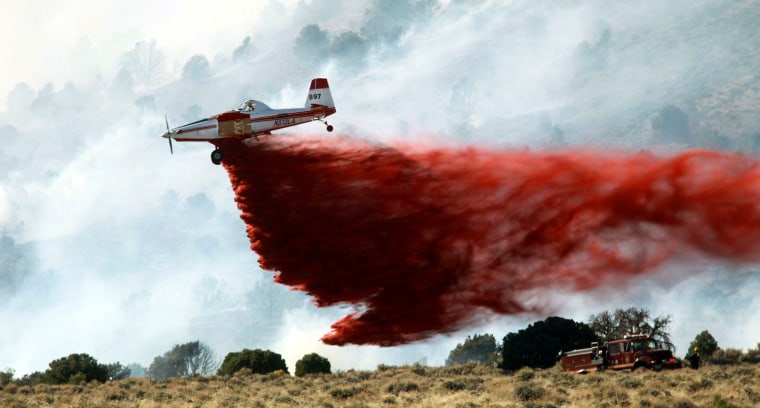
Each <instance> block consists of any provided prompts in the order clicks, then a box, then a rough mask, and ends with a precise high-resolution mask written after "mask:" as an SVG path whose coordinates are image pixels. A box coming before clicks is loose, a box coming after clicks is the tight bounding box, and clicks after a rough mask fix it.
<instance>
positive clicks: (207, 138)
mask: <svg viewBox="0 0 760 408" xmlns="http://www.w3.org/2000/svg"><path fill="white" fill-rule="evenodd" d="M331 110H332V111H331ZM334 110H335V109H334V108H329V107H326V106H321V105H315V106H314V107H312V108H308V109H307V108H295V109H272V108H270V107H269V106H267V105H266V104H264V103H262V102H258V101H256V102H255V109H254V110H253V111H252V112H245V111H242V110H240V109H238V110H233V111H228V112H224V113H222V114H219V115H216V116H212V117H209V118H207V119H201V120H198V121H195V122H192V123H188V124H186V125H182V126H179V127H176V128H174V129H171V130H170V131H169V132H167V134H166V135H165V136H164V137H171V138H172V139H174V140H176V141H178V142H193V141H197V142H212V143H213V141H214V140H216V139H226V138H231V137H232V138H240V139H244V138H247V137H250V136H255V135H260V134H266V133H269V132H271V131H273V130H277V129H282V128H285V127H289V126H295V125H299V124H302V123H306V122H311V121H313V120H320V119H323V118H324V117H326V116H328V115H330V114H332V113H334Z"/></svg>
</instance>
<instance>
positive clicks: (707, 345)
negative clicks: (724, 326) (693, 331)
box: [687, 330, 720, 359]
mask: <svg viewBox="0 0 760 408" xmlns="http://www.w3.org/2000/svg"><path fill="white" fill-rule="evenodd" d="M719 349H720V347H718V341H717V340H715V337H713V336H712V334H710V332H709V331H707V330H704V331H702V333H699V334H697V337H695V338H694V341H692V342H691V344H689V351H688V352H687V355H694V354H696V355H698V356H699V358H701V359H707V358H710V356H712V355H713V353H715V352H716V351H718V350H719Z"/></svg>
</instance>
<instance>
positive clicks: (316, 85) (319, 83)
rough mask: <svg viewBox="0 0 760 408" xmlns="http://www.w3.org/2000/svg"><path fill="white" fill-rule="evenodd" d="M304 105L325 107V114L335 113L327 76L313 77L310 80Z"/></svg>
mask: <svg viewBox="0 0 760 408" xmlns="http://www.w3.org/2000/svg"><path fill="white" fill-rule="evenodd" d="M305 106H306V107H307V108H313V107H317V106H322V107H326V108H328V109H327V113H326V115H325V116H327V115H329V114H332V113H335V102H333V98H332V94H331V93H330V85H329V84H328V83H327V78H314V79H312V80H311V85H310V86H309V94H308V95H307V96H306V105H305Z"/></svg>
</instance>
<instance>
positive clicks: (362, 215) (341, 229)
mask: <svg viewBox="0 0 760 408" xmlns="http://www.w3.org/2000/svg"><path fill="white" fill-rule="evenodd" d="M226 151H227V152H228V153H227V156H226V158H225V167H226V168H227V170H228V172H229V175H230V180H231V182H232V186H233V189H234V191H235V195H236V201H237V203H238V207H239V208H240V210H241V211H242V215H241V217H242V219H243V220H244V221H245V223H246V224H247V233H248V237H249V239H250V241H251V248H252V249H253V250H254V251H256V252H257V253H258V254H259V255H260V260H259V263H260V265H261V267H262V268H264V269H269V270H273V271H277V272H278V274H277V275H276V278H275V280H276V281H277V282H279V283H282V284H285V285H289V286H291V287H293V288H295V289H299V290H302V291H305V292H307V293H309V294H310V295H312V296H313V297H314V303H315V304H316V305H318V306H321V307H324V306H331V305H336V304H350V305H355V306H356V307H357V308H358V309H359V310H357V311H355V312H353V313H350V314H349V315H347V316H345V317H344V318H342V319H341V320H339V321H337V322H335V323H333V325H332V329H333V330H332V331H331V332H330V333H328V334H326V335H325V336H324V337H323V338H322V341H323V342H325V343H328V344H335V345H344V344H348V343H353V344H376V345H383V346H392V345H398V344H403V343H408V342H413V341H417V340H422V339H426V338H429V337H431V336H433V335H434V334H438V333H449V332H453V331H456V330H459V329H462V328H463V327H466V326H467V325H469V324H472V323H473V322H475V321H476V319H479V317H478V316H479V315H481V314H482V313H481V311H482V310H488V311H491V312H494V313H498V314H517V313H523V312H547V311H549V310H550V309H551V308H552V303H551V302H550V300H549V298H550V296H552V291H565V292H587V291H590V290H593V289H597V288H599V287H600V286H604V285H611V284H612V283H613V282H624V281H625V280H626V279H629V278H632V277H635V276H638V275H643V274H646V273H650V272H653V271H656V270H657V268H658V267H660V266H662V265H663V264H664V263H665V262H666V261H668V260H671V259H674V258H675V257H687V256H689V257H690V256H700V257H707V258H715V259H725V260H730V261H739V262H741V261H756V260H758V258H760V255H758V253H757V248H758V247H759V246H760V228H758V227H760V212H759V211H758V207H757V202H758V201H760V200H759V199H760V190H759V189H758V181H760V167H759V164H760V162H758V161H756V160H754V159H751V158H748V157H745V156H741V155H734V154H727V153H718V152H714V151H706V150H704V151H690V152H686V153H681V154H678V155H675V156H671V157H658V156H655V155H653V154H650V153H637V154H629V153H622V152H618V153H614V152H613V153H611V152H596V151H591V150H580V149H575V150H567V151H557V152H543V153H542V152H530V151H514V150H485V149H480V148H450V149H444V148H435V149H427V150H426V149H419V148H412V147H409V146H405V147H388V146H377V145H371V144H368V143H364V142H360V141H357V140H354V139H351V138H342V139H339V140H338V141H332V142H327V141H325V140H320V139H313V138H312V139H299V138H298V137H297V136H295V137H293V138H274V137H273V138H270V139H267V140H266V141H264V142H263V143H261V144H252V145H250V146H247V145H245V146H236V147H232V146H230V147H228V148H227V149H226Z"/></svg>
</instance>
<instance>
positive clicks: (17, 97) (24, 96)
mask: <svg viewBox="0 0 760 408" xmlns="http://www.w3.org/2000/svg"><path fill="white" fill-rule="evenodd" d="M33 101H34V91H33V90H32V87H31V86H29V84H27V83H26V82H19V83H17V84H16V85H15V86H14V87H13V89H12V90H11V91H10V92H9V93H8V98H7V99H6V105H7V106H8V111H9V112H13V113H17V112H23V111H26V110H27V109H29V107H30V106H31V105H32V102H33Z"/></svg>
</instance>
